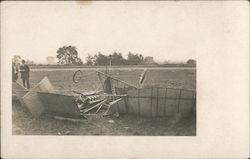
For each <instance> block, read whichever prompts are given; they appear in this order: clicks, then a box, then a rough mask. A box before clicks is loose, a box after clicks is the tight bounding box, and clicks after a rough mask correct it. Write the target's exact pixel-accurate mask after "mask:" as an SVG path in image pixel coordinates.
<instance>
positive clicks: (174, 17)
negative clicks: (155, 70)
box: [1, 1, 237, 63]
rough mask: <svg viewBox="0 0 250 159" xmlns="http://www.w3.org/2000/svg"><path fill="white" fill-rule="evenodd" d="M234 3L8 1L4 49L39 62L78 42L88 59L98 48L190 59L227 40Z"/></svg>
mask: <svg viewBox="0 0 250 159" xmlns="http://www.w3.org/2000/svg"><path fill="white" fill-rule="evenodd" d="M232 6H234V5H233V4H232V3H230V5H229V3H227V2H210V3H208V2H206V1H205V2H187V1H184V2H178V1H177V2H169V1H165V2H162V1H160V2H159V1H158V2H153V1H142V2H139V1H134V2H126V1H118V2H107V1H103V2H82V3H80V2H69V1H66V2H63V1H59V2H56V1H53V2H34V1H33V2H27V1H19V2H3V4H2V6H1V7H2V8H1V9H2V13H3V14H2V15H1V16H2V17H1V18H2V22H3V23H2V36H3V41H4V42H3V46H4V49H3V50H4V53H8V54H13V55H15V54H16V55H21V56H22V57H23V58H25V59H27V58H28V59H30V60H33V61H35V62H37V63H44V62H45V61H46V57H47V56H56V51H57V50H58V48H59V47H61V46H63V45H73V46H76V47H77V51H78V53H79V56H80V57H81V58H82V59H83V60H85V57H86V55H87V54H88V53H90V54H94V53H97V52H98V51H101V52H102V53H104V54H110V53H113V52H114V51H119V52H122V54H123V56H124V57H126V56H127V54H128V52H129V51H131V52H134V53H140V54H143V55H144V56H153V57H154V58H155V60H156V61H160V62H162V61H167V60H170V61H186V60H188V59H190V58H193V59H196V54H197V53H198V52H199V47H198V46H200V45H204V44H203V41H204V39H206V40H209V39H210V40H213V39H217V40H218V39H219V40H218V41H223V40H224V39H223V36H224V34H225V33H226V32H228V29H230V27H231V26H228V25H227V16H226V14H227V13H228V8H230V7H232ZM234 7H236V8H237V5H236V6H234ZM217 46H218V47H219V44H218V45H217Z"/></svg>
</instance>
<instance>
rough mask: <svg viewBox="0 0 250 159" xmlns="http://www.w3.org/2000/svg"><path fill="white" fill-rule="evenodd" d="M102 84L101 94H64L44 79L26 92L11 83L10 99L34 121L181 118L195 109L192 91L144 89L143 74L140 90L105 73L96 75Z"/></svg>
mask: <svg viewBox="0 0 250 159" xmlns="http://www.w3.org/2000/svg"><path fill="white" fill-rule="evenodd" d="M96 72H97V74H98V77H99V80H100V82H101V84H102V88H103V90H102V91H88V92H86V91H74V90H73V91H68V92H70V93H67V94H64V93H63V92H62V91H60V90H55V89H54V87H53V85H52V84H51V82H50V81H49V79H48V78H47V77H44V78H43V79H42V80H41V81H40V82H39V83H38V84H37V85H36V86H35V87H33V88H31V89H30V90H27V89H26V88H24V87H23V86H21V85H20V84H18V83H12V98H13V100H19V101H20V103H21V105H22V106H24V107H26V108H28V110H29V111H30V113H31V114H32V115H33V116H34V117H39V116H41V115H42V114H48V115H52V116H54V117H55V118H56V119H57V118H58V119H60V118H63V119H73V120H79V119H86V118H87V117H88V115H91V114H95V115H101V116H108V115H112V114H118V115H119V114H134V115H138V116H145V117H163V116H171V115H176V114H181V115H182V116H188V115H189V114H190V113H191V112H193V111H194V110H195V109H196V108H195V107H196V94H195V91H192V90H184V89H175V88H162V87H145V88H144V87H143V82H144V81H145V78H146V70H144V71H143V72H142V74H141V76H140V79H139V87H138V86H135V85H132V84H130V83H127V82H125V81H123V80H121V79H118V78H115V77H113V76H111V75H110V74H108V73H104V72H99V71H96ZM82 78H83V72H82V71H81V70H78V71H76V72H75V73H74V76H73V82H74V83H79V82H80V81H81V79H82Z"/></svg>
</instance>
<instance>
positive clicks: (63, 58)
mask: <svg viewBox="0 0 250 159" xmlns="http://www.w3.org/2000/svg"><path fill="white" fill-rule="evenodd" d="M56 57H57V59H58V64H62V65H83V62H82V60H81V58H79V57H78V52H77V49H76V47H75V46H63V47H61V48H59V49H58V50H57V56H56ZM144 62H145V61H144V57H143V55H141V54H137V53H132V52H129V53H128V56H127V58H124V57H123V56H122V53H121V52H113V53H112V54H109V55H104V54H102V53H101V52H98V53H96V54H94V55H91V54H88V55H87V57H86V65H99V66H103V65H104V66H105V65H141V64H144Z"/></svg>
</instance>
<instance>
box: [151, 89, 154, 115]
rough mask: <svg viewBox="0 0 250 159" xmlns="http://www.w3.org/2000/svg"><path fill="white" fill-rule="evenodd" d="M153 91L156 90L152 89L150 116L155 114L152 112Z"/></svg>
mask: <svg viewBox="0 0 250 159" xmlns="http://www.w3.org/2000/svg"><path fill="white" fill-rule="evenodd" d="M153 89H154V87H152V88H151V98H150V114H151V116H153V112H152V111H153V109H152V102H153V101H152V100H153V97H152V96H153Z"/></svg>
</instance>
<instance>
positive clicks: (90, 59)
mask: <svg viewBox="0 0 250 159" xmlns="http://www.w3.org/2000/svg"><path fill="white" fill-rule="evenodd" d="M94 60H95V58H94V57H93V56H92V55H91V54H88V56H87V57H86V64H87V65H93V64H94Z"/></svg>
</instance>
